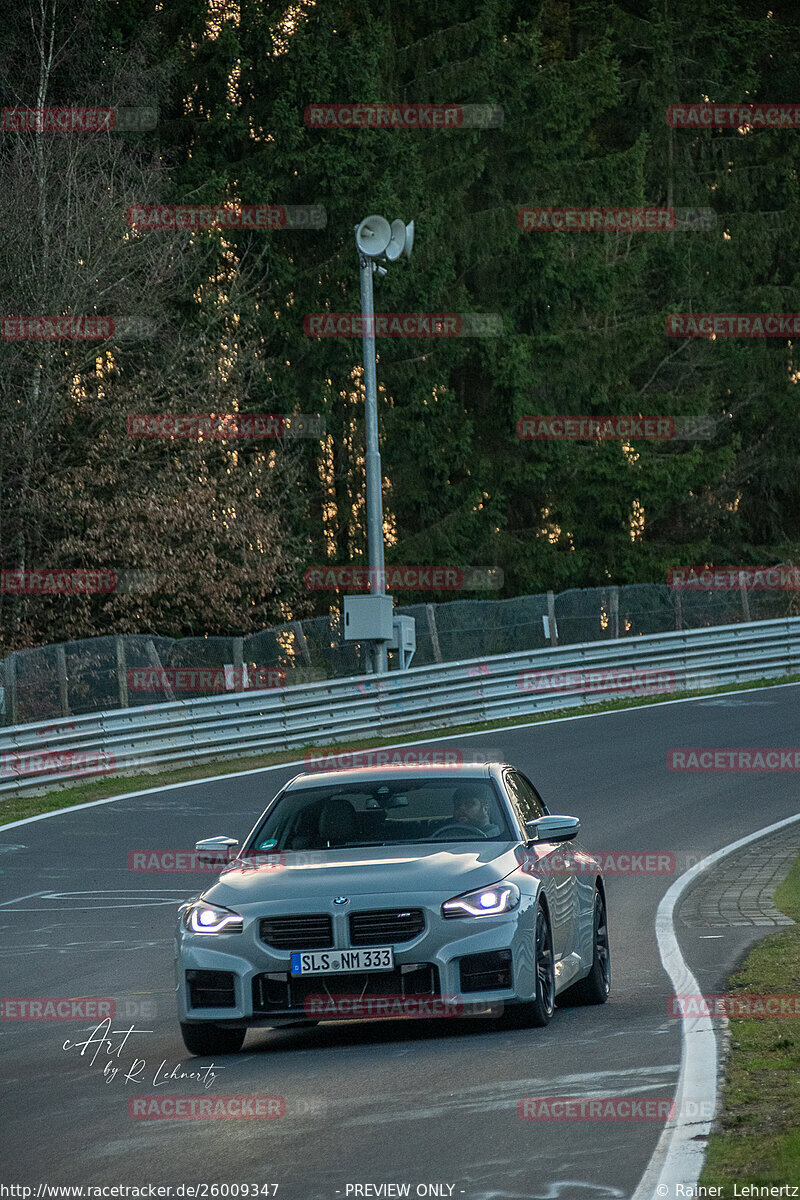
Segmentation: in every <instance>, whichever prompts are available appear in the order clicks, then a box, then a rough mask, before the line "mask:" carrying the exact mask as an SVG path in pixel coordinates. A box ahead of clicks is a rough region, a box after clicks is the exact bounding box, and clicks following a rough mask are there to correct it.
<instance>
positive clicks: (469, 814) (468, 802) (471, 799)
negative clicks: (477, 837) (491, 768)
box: [452, 787, 503, 837]
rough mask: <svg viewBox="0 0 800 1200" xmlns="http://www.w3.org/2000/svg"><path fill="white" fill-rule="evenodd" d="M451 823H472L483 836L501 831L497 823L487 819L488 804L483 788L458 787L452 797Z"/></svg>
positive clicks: (490, 835) (491, 835)
mask: <svg viewBox="0 0 800 1200" xmlns="http://www.w3.org/2000/svg"><path fill="white" fill-rule="evenodd" d="M452 823H453V824H457V825H474V826H475V827H476V828H477V829H480V831H481V833H483V834H484V836H485V837H496V836H497V834H498V833H502V832H503V831H502V828H501V827H500V826H499V825H495V824H493V823H492V822H491V821H490V820H489V804H488V801H487V800H486V796H485V792H484V790H483V788H471V787H460V788H459V789H458V791H457V792H456V794H455V796H454V797H453V822H452Z"/></svg>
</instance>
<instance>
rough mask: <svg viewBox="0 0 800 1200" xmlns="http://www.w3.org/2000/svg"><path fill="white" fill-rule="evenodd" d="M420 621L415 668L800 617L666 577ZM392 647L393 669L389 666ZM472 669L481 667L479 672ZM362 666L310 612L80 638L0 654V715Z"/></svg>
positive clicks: (444, 609)
mask: <svg viewBox="0 0 800 1200" xmlns="http://www.w3.org/2000/svg"><path fill="white" fill-rule="evenodd" d="M395 613H396V614H397V615H406V616H411V617H414V618H415V620H416V637H417V649H416V654H415V656H414V660H413V663H412V665H413V666H429V665H431V664H432V663H437V662H454V661H458V660H463V659H476V658H483V657H486V658H489V657H491V656H493V655H496V654H509V653H513V652H516V651H525V650H536V649H539V648H543V647H545V646H556V645H562V646H563V645H569V644H574V643H576V642H593V641H604V640H611V639H613V638H617V637H619V638H628V637H637V636H638V635H640V634H648V633H668V632H671V631H673V630H676V629H677V630H680V629H698V628H702V627H704V626H705V627H707V626H712V625H727V624H735V623H738V622H742V621H762V620H770V619H774V618H779V617H787V616H797V615H800V601H798V594H797V593H796V592H792V591H752V590H745V589H742V590H739V589H734V590H724V591H680V590H673V589H672V588H670V587H668V586H666V585H664V584H630V585H627V586H622V587H604V588H576V589H571V590H570V591H566V592H561V593H559V594H557V595H556V594H554V593H552V592H543V593H540V594H539V595H536V596H519V597H517V598H514V599H510V600H454V601H450V602H448V603H444V604H415V605H411V606H407V607H403V606H400V607H397V608H396V609H395ZM395 665H396V660H395V656H394V654H392V653H390V666H395ZM478 669H479V668H478ZM364 673H366V666H365V661H364V653H363V650H362V648H361V647H360V646H359V645H358V644H355V643H352V642H345V641H343V640H342V637H341V617H340V616H339V614H338V613H336V614H334V615H332V616H330V617H314V618H310V619H308V620H305V621H293V622H289V623H287V624H285V625H278V626H274V627H273V628H271V629H264V630H262V631H261V632H260V633H256V634H252V635H250V636H249V637H240V638H236V637H204V638H180V639H174V638H165V637H156V636H150V635H147V634H127V635H124V636H112V637H100V638H88V639H85V640H82V641H76V642H62V643H60V644H59V645H55V646H44V647H41V648H37V649H32V650H17V651H16V652H15V653H13V654H10V655H9V656H8V657H7V658H6V659H4V660H3V661H2V662H0V723H2V724H4V725H18V724H24V723H25V722H28V721H47V720H51V719H55V718H56V717H69V716H77V715H79V714H81V713H90V712H102V711H106V710H110V709H115V708H118V709H122V708H134V707H140V706H143V705H144V706H146V705H152V704H160V703H163V702H164V701H165V700H194V699H198V698H199V697H201V696H212V695H215V694H222V693H225V692H231V691H243V690H249V689H254V688H278V687H287V686H292V685H295V684H300V683H309V682H313V681H316V680H320V679H326V678H336V677H342V676H348V675H359V674H364Z"/></svg>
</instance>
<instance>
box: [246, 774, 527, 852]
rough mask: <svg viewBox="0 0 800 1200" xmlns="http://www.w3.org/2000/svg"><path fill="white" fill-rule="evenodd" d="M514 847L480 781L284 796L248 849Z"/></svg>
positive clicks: (382, 784) (325, 789)
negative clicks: (450, 844)
mask: <svg viewBox="0 0 800 1200" xmlns="http://www.w3.org/2000/svg"><path fill="white" fill-rule="evenodd" d="M487 840H490V841H509V840H512V841H517V840H519V838H518V834H516V833H512V832H511V831H510V826H509V823H508V819H507V817H506V814H505V812H504V811H503V806H502V805H501V803H500V799H499V797H498V794H497V792H496V790H495V788H494V785H493V784H492V783H491V782H489V781H488V780H485V779H463V778H461V779H444V778H435V779H430V780H420V779H419V778H414V779H393V780H391V781H389V782H386V781H378V780H373V781H370V782H368V783H351V784H347V785H346V786H344V787H341V786H339V787H334V786H332V785H328V786H321V787H315V788H303V789H298V790H297V791H288V792H287V793H286V794H285V795H284V796H283V797H282V798H281V799H280V800H279V801H278V803H277V804H276V806H275V807H274V808H273V809H272V810H271V811H270V812H269V813H268V814H267V816H266V817H265V818H264V820H263V821H262V823H261V825H260V826H259V827H258V829H257V830H256V832H255V834H254V836H253V840H252V842H251V843H250V847H249V848H250V849H253V850H328V849H331V848H333V847H340V846H393V845H408V844H409V843H420V842H442V843H447V842H470V841H480V842H482V841H487Z"/></svg>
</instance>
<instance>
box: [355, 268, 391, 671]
mask: <svg viewBox="0 0 800 1200" xmlns="http://www.w3.org/2000/svg"><path fill="white" fill-rule="evenodd" d="M358 262H359V266H360V268H361V318H362V330H363V333H362V344H363V352H364V396H365V418H366V440H367V459H366V474H367V546H368V550H369V566H370V591H371V592H374V593H375V594H376V595H379V596H382V595H384V593H385V592H386V580H385V573H384V557H383V488H382V486H381V484H382V480H381V451H380V444H379V442H378V384H377V379H376V376H375V305H374V302H373V295H372V272H373V271H374V270H375V263H374V261H373V260H372V259H371V258H367V256H366V254H362V253H361V251H360V250H359V253H358ZM371 649H372V661H373V668H372V669H373V671H374V672H375V673H376V674H378V675H383V674H385V672H386V669H387V654H386V646H385V645H384V644H383V643H382V642H376V643H374V645H373V646H372V647H371Z"/></svg>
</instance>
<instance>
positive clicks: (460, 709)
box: [0, 617, 800, 794]
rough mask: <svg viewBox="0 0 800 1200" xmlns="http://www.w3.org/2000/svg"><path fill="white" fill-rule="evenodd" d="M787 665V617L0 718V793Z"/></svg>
mask: <svg viewBox="0 0 800 1200" xmlns="http://www.w3.org/2000/svg"><path fill="white" fill-rule="evenodd" d="M598 672H601V673H605V678H604V677H603V675H602V674H601V675H599V676H598V674H597V673H598ZM615 672H616V675H615V674H614V673H615ZM629 672H631V673H634V672H635V673H636V679H634V678H633V675H631V677H630V678H626V676H627V675H628V673H629ZM795 672H800V617H788V618H782V619H780V620H774V621H760V622H753V623H750V624H741V625H722V626H714V627H711V628H707V629H695V630H686V631H683V632H676V633H659V634H651V635H647V636H644V637H638V638H625V639H620V640H618V641H612V642H584V643H581V644H577V645H568V646H563V647H559V648H557V649H547V650H532V651H529V652H527V653H524V654H520V653H514V654H502V655H497V656H495V657H492V658H486V659H469V660H464V661H462V662H449V663H441V664H438V665H436V666H427V667H412V668H411V669H409V670H407V671H393V672H390V673H389V674H386V675H382V676H380V678H376V677H375V676H374V675H366V676H353V677H350V678H346V679H328V680H325V681H322V682H319V683H307V684H301V685H299V686H297V687H290V688H286V689H284V690H282V691H280V692H276V691H274V690H272V691H261V692H239V693H234V694H232V695H227V696H224V697H209V698H204V699H201V700H188V701H175V702H172V703H167V704H158V705H153V706H151V707H147V708H141V707H139V708H129V709H121V710H120V709H116V710H113V711H109V712H104V713H91V714H87V715H86V716H80V717H74V718H64V719H60V720H57V721H50V722H39V723H37V724H26V725H17V726H13V727H11V728H6V729H4V730H2V731H0V794H1V793H4V792H5V793H9V792H20V791H23V790H29V789H31V788H34V787H36V788H40V787H46V786H49V785H52V784H56V783H63V782H65V781H67V780H71V779H85V778H86V777H89V776H96V775H103V774H112V773H113V774H120V773H121V774H127V773H132V772H135V771H137V770H141V769H144V768H147V767H151V768H152V767H158V766H160V765H164V764H170V765H176V766H177V765H186V764H189V763H199V762H204V761H208V760H209V759H214V758H220V757H225V756H228V757H230V756H232V755H242V756H246V755H249V754H262V753H264V752H268V751H274V750H290V749H292V748H294V747H298V748H302V747H305V746H318V747H324V746H327V745H331V744H333V743H337V742H341V741H342V740H349V741H354V740H357V739H363V738H367V737H390V736H394V735H395V734H401V733H406V732H411V731H415V730H420V729H423V730H425V731H431V730H434V729H437V730H440V729H442V728H447V727H448V726H453V725H467V724H476V723H479V722H482V721H491V720H495V719H498V718H505V717H524V716H527V715H534V714H536V713H539V712H543V711H546V710H548V709H554V708H571V707H579V706H581V705H585V704H591V703H597V701H598V700H610V699H618V698H620V697H628V696H631V695H634V696H635V695H648V694H654V693H662V694H663V693H667V692H675V693H680V692H682V691H686V690H692V689H699V688H704V687H710V686H715V685H719V684H724V683H738V682H743V681H746V680H748V679H756V678H771V677H775V676H782V675H788V674H792V673H795Z"/></svg>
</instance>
